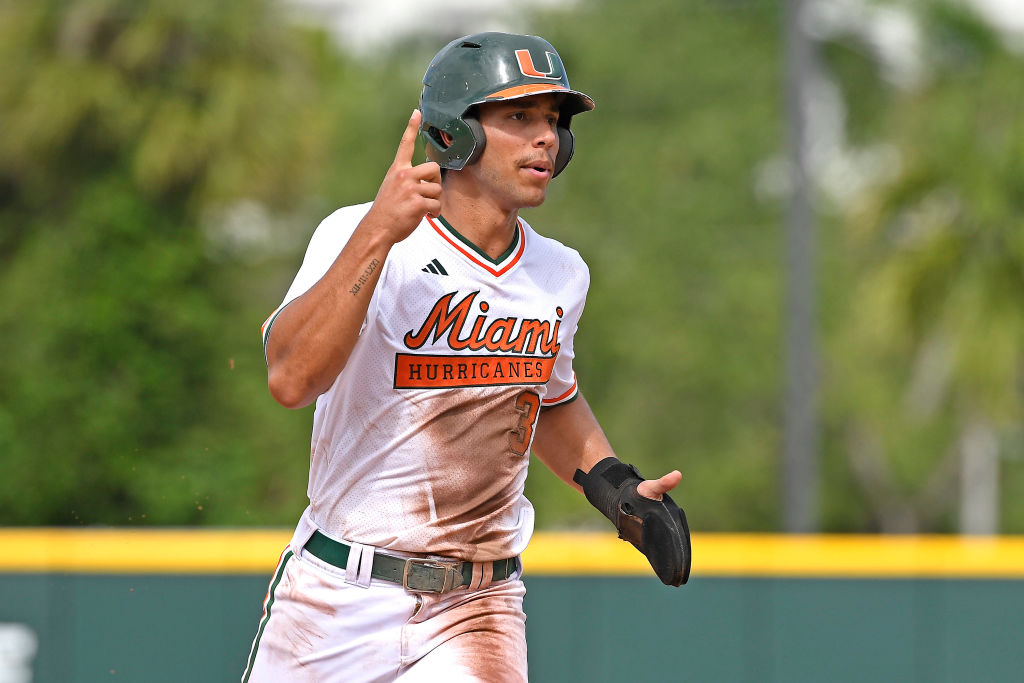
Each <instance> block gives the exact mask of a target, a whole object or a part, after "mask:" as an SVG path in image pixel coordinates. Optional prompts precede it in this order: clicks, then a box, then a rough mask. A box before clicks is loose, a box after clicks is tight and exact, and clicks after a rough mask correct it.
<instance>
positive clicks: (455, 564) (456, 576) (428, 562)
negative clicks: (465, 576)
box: [402, 557, 462, 593]
mask: <svg viewBox="0 0 1024 683" xmlns="http://www.w3.org/2000/svg"><path fill="white" fill-rule="evenodd" d="M413 565H420V566H423V567H430V568H431V569H443V570H444V580H443V581H442V583H441V590H435V589H433V588H413V587H412V586H410V585H409V570H410V569H411V568H412V566H413ZM461 585H462V563H461V562H459V561H458V560H432V559H426V558H422V557H410V558H409V559H407V560H406V561H405V569H404V570H403V571H402V588H404V589H405V590H407V591H409V592H410V593H448V592H449V591H451V590H453V589H455V588H458V587H459V586H461Z"/></svg>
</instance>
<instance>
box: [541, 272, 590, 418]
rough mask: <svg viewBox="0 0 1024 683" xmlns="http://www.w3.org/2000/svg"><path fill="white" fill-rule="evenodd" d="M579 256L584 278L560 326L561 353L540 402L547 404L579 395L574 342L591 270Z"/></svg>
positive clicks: (579, 283)
mask: <svg viewBox="0 0 1024 683" xmlns="http://www.w3.org/2000/svg"><path fill="white" fill-rule="evenodd" d="M577 258H578V268H579V269H580V274H581V277H579V278H578V279H577V282H576V291H575V292H574V295H575V296H574V298H573V301H574V305H572V306H571V308H570V309H569V310H567V311H566V316H565V317H564V318H563V319H562V323H561V325H560V329H561V334H560V335H559V349H558V356H557V357H556V358H555V366H554V369H553V370H552V373H551V378H550V379H549V380H548V381H547V387H546V388H547V391H546V393H545V396H544V399H543V400H542V401H541V404H542V405H543V406H545V407H549V406H556V405H560V404H562V403H569V402H570V401H572V400H574V399H575V398H576V396H577V395H578V394H579V386H578V383H577V381H576V372H575V371H574V370H573V358H574V357H575V351H574V342H575V339H576V331H577V329H578V328H579V322H580V317H581V316H582V315H583V307H584V305H585V304H586V298H587V289H588V288H589V286H590V271H589V270H588V269H587V266H586V264H585V263H584V262H583V259H582V258H579V256H578V255H577ZM567 333H568V334H567Z"/></svg>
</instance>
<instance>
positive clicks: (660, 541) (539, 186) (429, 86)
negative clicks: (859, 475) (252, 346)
mask: <svg viewBox="0 0 1024 683" xmlns="http://www.w3.org/2000/svg"><path fill="white" fill-rule="evenodd" d="M593 108H594V102H593V100H591V98H590V97H588V96H587V95H584V94H583V93H581V92H578V91H575V90H572V89H571V88H570V87H569V81H568V78H567V77H566V74H565V69H564V66H563V64H562V61H561V59H560V57H559V56H558V53H557V52H556V51H555V49H554V48H553V47H552V46H551V45H550V44H549V43H548V42H547V41H545V40H543V39H541V38H538V37H535V36H520V35H508V34H502V33H483V34H478V35H471V36H466V37H464V38H460V39H458V40H455V41H453V42H452V43H450V44H449V45H447V46H446V47H445V48H444V49H442V50H441V51H440V52H439V53H438V54H437V56H436V57H435V58H434V60H433V61H432V62H431V64H430V66H429V67H428V69H427V71H426V74H425V76H424V78H423V91H422V94H421V97H420V106H419V109H417V110H416V111H414V112H413V113H412V116H411V117H410V118H409V123H408V126H407V127H406V129H405V132H404V134H403V135H402V138H401V141H400V143H399V145H398V151H397V153H396V155H395V159H394V162H393V163H392V164H391V167H390V168H389V169H388V171H387V173H386V175H385V176H384V179H383V181H382V182H381V185H380V189H379V190H378V192H377V195H376V198H375V199H374V200H373V201H372V202H369V203H366V204H362V205H358V206H349V207H345V208H342V209H339V210H337V211H335V212H334V213H333V214H331V215H330V216H328V217H327V218H326V219H325V220H324V221H323V222H322V223H321V224H320V226H319V227H318V228H317V229H316V231H315V233H314V234H313V236H312V238H311V240H310V243H309V248H308V250H307V252H306V256H305V259H304V260H303V263H302V266H301V267H300V269H299V272H298V274H297V275H296V277H295V280H294V282H293V283H292V285H291V287H290V288H289V290H288V292H287V294H286V295H285V297H284V301H283V302H282V304H281V306H280V307H278V309H277V310H276V311H275V312H274V313H273V314H272V315H271V316H270V318H269V319H268V321H267V322H266V323H265V324H264V327H263V341H264V345H265V349H266V357H267V364H268V376H269V388H270V392H271V394H272V395H273V396H274V398H275V399H276V400H277V401H278V402H280V403H281V404H282V405H284V406H286V407H289V408H299V407H302V406H305V405H308V404H310V403H312V402H313V401H316V410H315V412H314V414H313V438H312V447H311V453H310V476H309V487H308V495H309V507H308V508H307V509H306V510H305V512H303V514H302V516H301V518H300V520H299V523H298V525H297V527H296V530H295V533H294V536H293V537H292V539H291V542H290V543H289V544H288V546H287V548H286V549H285V551H284V553H283V554H282V556H281V559H280V562H279V564H278V567H277V570H276V572H275V573H274V576H273V578H272V581H271V584H270V590H269V591H268V593H267V598H266V600H265V602H264V612H263V617H262V619H261V621H260V623H259V628H258V631H257V634H256V638H255V640H254V642H253V646H252V649H251V652H250V655H249V658H248V661H247V663H246V668H245V672H244V675H243V679H242V680H243V681H273V682H275V683H277V682H280V681H392V680H402V681H438V680H446V681H523V680H526V676H527V664H526V634H525V616H524V614H523V596H524V594H525V588H524V586H523V583H522V581H521V580H520V574H521V571H522V568H521V564H520V560H519V554H520V553H521V552H522V551H523V550H524V549H525V547H526V545H527V542H528V541H529V539H530V535H531V534H532V532H533V519H534V515H533V507H532V506H531V504H530V502H529V501H528V500H527V499H526V498H525V497H524V495H523V486H524V482H525V480H526V471H527V464H528V462H529V454H530V451H531V450H532V451H533V452H535V453H536V454H537V456H538V457H539V458H540V459H541V461H542V462H544V464H545V465H547V466H548V467H549V468H551V470H552V471H554V472H555V474H557V475H558V476H559V477H560V478H562V479H563V480H564V481H566V482H567V483H568V484H569V485H570V486H573V487H575V488H577V490H580V491H582V492H583V493H584V494H585V495H586V497H587V499H588V500H590V501H591V503H593V504H594V505H595V507H597V508H598V509H599V510H601V511H602V512H603V513H604V514H605V515H606V516H607V517H608V518H609V519H610V520H611V521H612V523H613V524H615V526H616V528H617V529H618V530H619V534H620V536H621V537H622V538H624V539H626V540H628V541H630V542H631V543H633V544H634V545H635V546H636V547H637V548H638V549H639V550H640V551H641V552H643V553H644V554H645V555H646V556H647V558H648V560H649V561H650V563H651V565H652V567H653V569H654V570H655V572H656V574H657V575H658V577H659V578H660V579H661V580H662V581H663V582H664V583H666V584H670V585H679V584H681V583H683V582H685V581H686V579H687V576H688V574H689V566H690V552H689V551H690V545H689V533H688V530H687V526H686V519H685V517H684V515H683V513H682V511H681V510H680V509H679V508H678V506H676V505H675V503H674V502H673V501H672V500H671V498H670V497H669V496H668V495H667V494H668V492H669V491H670V490H671V489H672V488H673V487H675V486H676V485H677V484H678V482H679V480H680V478H681V475H680V474H679V472H678V471H674V472H671V473H670V474H667V475H665V476H663V477H661V478H659V479H655V480H644V479H643V477H641V476H640V474H639V472H637V471H636V469H635V468H633V467H632V466H630V465H626V464H624V463H621V462H620V461H619V460H617V459H616V458H615V456H614V453H613V451H612V448H611V446H610V445H609V443H608V441H607V439H606V438H605V436H604V434H603V433H602V431H601V429H600V427H599V425H598V423H597V421H596V419H595V418H594V415H593V413H592V412H591V410H590V408H589V407H588V405H587V402H586V401H585V400H584V398H583V395H582V394H581V392H580V389H579V386H578V384H577V380H576V375H575V373H574V372H573V355H574V354H573V337H574V335H575V333H576V329H577V325H578V324H579V320H580V315H581V313H582V311H583V304H584V299H585V297H586V293H587V286H588V284H589V274H588V271H587V267H586V265H585V264H584V263H583V261H582V259H581V258H580V256H579V254H578V253H577V252H576V251H574V250H572V249H570V248H567V247H565V246H563V245H562V244H559V243H558V242H556V241H554V240H552V239H550V238H547V237H543V236H541V235H540V234H539V233H537V232H535V231H534V229H533V228H532V227H531V226H530V225H529V223H527V222H526V221H525V220H523V218H522V217H520V216H519V210H520V209H523V208H527V207H533V206H538V205H539V204H541V203H542V202H543V201H544V198H545V194H546V192H547V189H548V184H549V183H550V182H551V180H552V178H554V177H555V176H557V175H558V174H559V173H560V172H562V170H563V169H564V168H565V166H566V164H568V163H569V160H570V158H571V157H572V151H573V135H572V133H571V132H570V130H569V127H570V123H571V121H572V117H573V116H575V115H576V114H579V113H581V112H585V111H589V110H591V109H593ZM418 135H422V137H423V139H424V140H425V143H426V151H427V155H428V157H429V158H430V161H428V162H426V163H421V164H415V163H414V162H413V154H414V148H415V143H416V139H417V136H418Z"/></svg>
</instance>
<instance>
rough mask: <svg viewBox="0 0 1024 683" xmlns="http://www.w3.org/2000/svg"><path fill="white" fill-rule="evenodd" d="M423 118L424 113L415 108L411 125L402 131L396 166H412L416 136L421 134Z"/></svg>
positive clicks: (410, 119) (410, 121) (396, 155)
mask: <svg viewBox="0 0 1024 683" xmlns="http://www.w3.org/2000/svg"><path fill="white" fill-rule="evenodd" d="M421 120H423V114H422V113H421V112H420V110H419V109H414V110H413V112H412V116H410V117H409V125H408V126H406V127H405V132H404V133H402V141H401V142H399V143H398V152H397V153H396V154H395V166H412V155H413V153H414V152H415V151H416V136H417V135H419V131H420V121H421Z"/></svg>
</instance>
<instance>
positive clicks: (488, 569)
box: [473, 562, 494, 590]
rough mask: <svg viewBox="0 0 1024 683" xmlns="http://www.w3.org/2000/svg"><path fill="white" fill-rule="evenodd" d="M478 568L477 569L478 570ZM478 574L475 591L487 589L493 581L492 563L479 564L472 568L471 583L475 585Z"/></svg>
mask: <svg viewBox="0 0 1024 683" xmlns="http://www.w3.org/2000/svg"><path fill="white" fill-rule="evenodd" d="M478 567H479V569H478ZM477 572H480V582H479V585H477V586H476V588H477V590H480V589H483V588H487V587H488V586H490V585H491V582H492V580H493V579H494V563H493V562H480V563H478V564H477V565H475V566H474V567H473V579H474V581H473V583H474V584H476V583H477V581H476V574H477Z"/></svg>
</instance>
